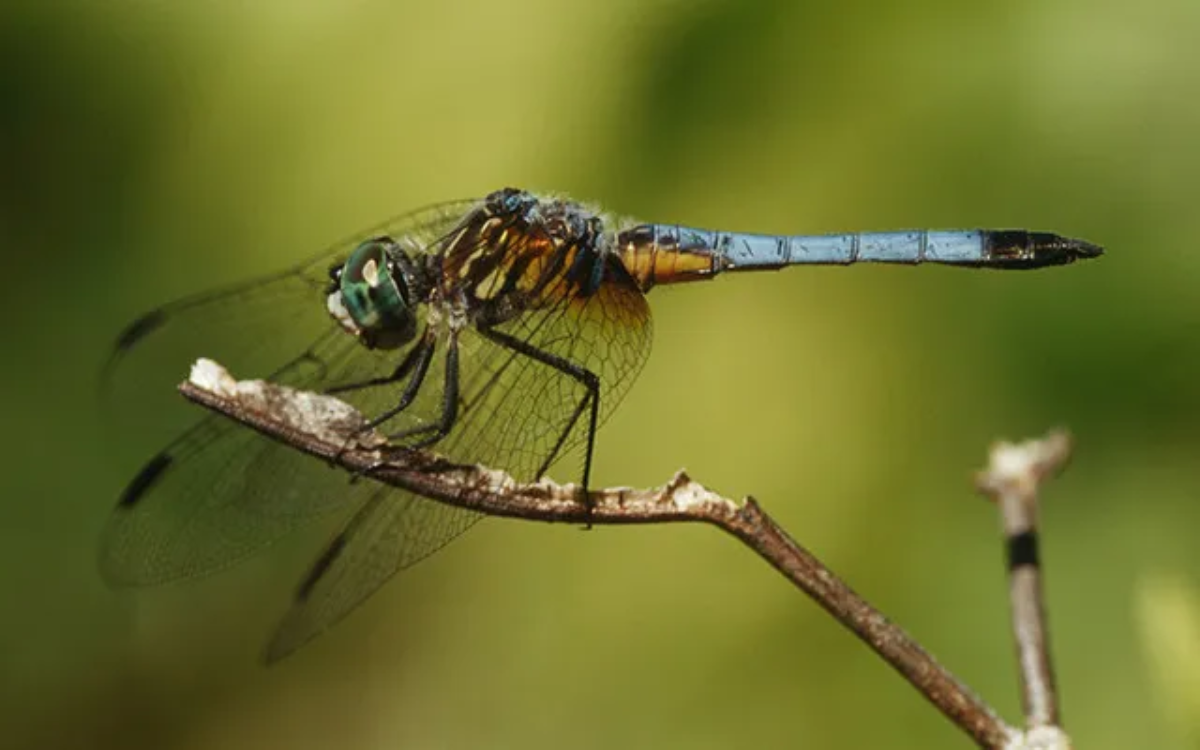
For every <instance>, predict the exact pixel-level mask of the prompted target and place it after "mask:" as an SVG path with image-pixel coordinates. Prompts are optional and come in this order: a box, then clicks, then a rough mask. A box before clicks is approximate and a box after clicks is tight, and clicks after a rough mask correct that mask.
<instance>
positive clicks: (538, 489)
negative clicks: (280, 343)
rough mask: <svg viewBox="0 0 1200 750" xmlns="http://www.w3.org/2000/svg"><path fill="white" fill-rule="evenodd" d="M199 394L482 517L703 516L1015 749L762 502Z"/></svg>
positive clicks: (272, 396) (209, 391)
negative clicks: (543, 473) (529, 477)
mask: <svg viewBox="0 0 1200 750" xmlns="http://www.w3.org/2000/svg"><path fill="white" fill-rule="evenodd" d="M180 391H181V392H182V393H183V395H184V396H186V397H187V398H188V399H190V400H192V401H194V402H196V403H198V404H201V405H202V406H205V407H207V408H209V409H212V410H214V411H217V412H219V413H221V414H224V415H225V416H228V417H230V418H232V419H234V420H236V421H238V422H240V423H242V424H243V425H246V426H248V427H250V428H252V429H254V430H256V431H258V432H260V433H262V434H264V435H266V436H268V437H270V438H272V439H275V440H278V441H281V442H283V443H285V444H287V445H289V446H291V447H293V448H295V449H297V450H300V451H303V452H305V453H308V454H310V455H313V456H316V457H318V458H321V459H324V460H326V461H329V462H331V463H334V464H336V465H338V466H340V467H342V468H344V469H346V470H347V471H350V472H355V473H368V474H369V476H370V477H371V479H373V480H375V481H379V482H383V483H385V484H388V485H392V486H395V487H399V488H403V489H405V490H409V491H412V492H414V493H417V494H419V495H422V496H424V497H427V498H430V499H431V500H436V501H439V502H444V503H449V504H452V505H458V506H461V507H464V508H469V509H471V510H475V511H479V512H482V513H486V514H490V515H497V516H509V517H513V518H523V519H527V520H536V521H550V522H565V523H591V524H597V525H599V524H645V523H670V522H702V523H708V524H712V525H713V526H716V527H718V528H720V529H722V530H723V531H726V532H727V533H729V534H731V535H733V536H734V537H736V538H737V539H739V540H740V541H742V542H743V543H744V544H746V545H747V546H748V547H750V548H751V549H752V550H754V551H755V552H756V553H757V554H758V555H759V556H761V557H762V558H763V559H764V560H766V561H767V562H768V563H770V564H771V566H772V567H774V568H775V569H776V570H778V571H779V572H780V573H782V574H783V575H784V576H785V577H786V578H787V579H788V580H790V581H791V582H792V583H793V584H795V585H796V586H797V587H798V588H799V589H800V590H801V591H803V592H804V593H806V594H808V595H809V596H810V597H811V598H813V599H814V600H816V602H817V603H818V604H820V605H821V606H822V607H823V608H824V609H825V610H826V611H828V612H829V613H830V614H831V615H833V616H834V617H835V618H836V619H837V620H838V621H839V622H841V623H842V624H843V625H845V626H846V627H847V628H849V629H850V630H851V631H852V632H853V633H854V634H855V635H856V636H858V637H859V638H860V639H861V640H862V641H863V642H865V643H866V644H867V645H868V646H870V647H871V648H872V649H873V650H874V651H875V652H876V653H878V654H879V655H880V656H881V657H883V659H884V660H885V661H886V662H887V663H888V664H890V665H891V666H892V667H893V668H894V669H895V670H896V671H898V672H899V673H900V674H901V675H903V676H904V677H905V678H906V679H907V680H908V681H909V682H910V683H912V685H913V686H914V687H915V688H917V690H919V691H920V692H921V694H922V695H924V696H925V697H926V698H927V699H928V700H929V701H930V702H931V703H933V705H934V706H936V707H937V709H938V710H940V711H941V712H942V713H943V714H944V715H945V716H946V717H947V718H949V719H950V720H951V721H952V722H954V723H955V724H956V725H958V726H959V727H960V728H961V729H962V730H963V731H964V732H966V733H967V734H969V735H970V736H971V737H972V738H973V739H974V740H975V742H976V743H977V744H978V745H979V746H980V747H985V748H1001V747H1013V744H1012V743H1013V741H1014V740H1016V739H1017V738H1019V737H1020V735H1019V733H1018V732H1016V730H1014V729H1013V728H1011V727H1009V726H1007V725H1006V724H1005V723H1004V722H1003V721H1002V720H1001V719H1000V718H999V717H998V716H997V715H996V714H995V713H994V712H993V711H992V710H991V708H989V707H988V706H987V705H986V704H985V703H983V702H982V701H981V700H980V699H979V698H977V697H976V696H975V695H974V694H973V693H972V692H971V691H970V690H969V689H968V688H967V687H966V686H964V685H963V684H962V683H961V682H959V681H958V680H957V679H956V678H955V677H954V676H953V675H952V674H950V673H949V672H948V671H947V670H946V669H945V668H944V667H942V666H941V665H940V664H938V663H937V661H935V660H934V658H933V657H932V656H931V655H930V654H929V653H927V652H926V651H925V650H924V649H923V648H921V647H920V646H919V645H918V644H917V643H916V642H915V641H914V640H913V639H912V638H911V637H909V636H908V634H906V633H905V632H904V631H903V630H902V629H900V628H899V627H897V626H896V625H894V624H893V623H891V622H890V621H889V620H888V619H887V618H886V617H884V616H883V615H882V614H881V613H880V612H879V611H878V610H876V609H875V608H873V607H872V606H871V605H870V604H868V603H867V602H866V601H865V600H863V599H862V597H860V596H859V595H858V594H856V593H855V592H854V591H852V590H851V589H850V588H849V587H848V586H847V585H846V584H845V583H843V582H842V581H841V580H840V579H839V578H838V577H837V576H835V575H834V574H833V573H832V572H831V571H830V570H829V569H828V568H827V567H825V566H824V565H823V564H822V563H821V562H820V561H819V560H817V559H816V558H815V557H814V556H813V555H812V554H811V553H809V552H808V551H807V550H805V549H804V548H803V547H801V546H800V545H799V544H797V543H796V542H795V540H793V539H792V538H791V537H790V536H788V534H787V533H786V532H784V531H783V529H781V528H780V527H779V526H778V525H777V524H776V523H775V521H774V520H772V519H771V518H770V517H769V516H768V515H767V514H766V512H764V511H763V509H762V508H761V507H760V506H759V505H758V503H756V502H755V501H754V500H753V499H750V498H747V499H746V500H745V501H744V502H743V503H740V504H739V503H737V502H734V501H733V500H730V499H727V498H724V497H722V496H720V495H718V494H716V493H714V492H712V491H710V490H708V489H706V488H705V487H703V486H702V485H700V484H699V483H697V482H695V481H693V480H692V479H691V478H690V477H688V476H687V475H686V474H684V473H683V472H680V473H678V474H676V475H675V477H674V478H672V479H671V481H669V482H667V484H665V485H664V486H662V487H658V488H654V489H631V488H613V489H602V490H593V491H589V492H587V493H586V495H584V494H583V493H582V492H581V491H580V488H578V487H576V486H574V485H560V484H556V483H554V482H552V481H550V480H547V479H543V480H541V481H539V482H536V483H533V484H521V483H518V482H516V481H514V480H513V479H512V478H511V477H510V476H508V475H507V474H505V473H504V472H503V471H499V470H496V469H492V468H487V467H481V466H464V465H457V464H451V463H448V462H446V461H445V460H443V459H440V458H438V457H437V456H435V455H432V454H430V453H426V452H423V451H411V450H407V449H403V448H397V447H392V446H389V445H387V442H386V440H385V439H384V438H382V436H380V435H378V434H376V433H374V432H373V431H364V430H363V427H364V425H365V419H364V418H363V417H362V415H360V414H358V413H357V412H356V411H354V410H353V409H352V408H351V407H350V406H348V405H347V404H344V403H343V402H341V401H338V400H336V399H334V398H331V397H329V396H323V395H318V394H312V393H306V392H301V391H296V390H293V389H290V388H286V387H284V386H279V385H275V384H271V383H266V382H262V381H245V382H237V381H234V379H233V378H232V377H231V376H229V374H228V373H227V372H225V371H224V370H223V369H222V368H220V366H219V365H216V364H215V363H212V362H209V361H207V360H201V361H200V362H199V363H197V366H196V367H195V368H193V374H192V380H191V381H190V382H185V383H183V384H182V385H180Z"/></svg>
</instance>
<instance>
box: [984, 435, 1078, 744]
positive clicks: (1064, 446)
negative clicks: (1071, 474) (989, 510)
mask: <svg viewBox="0 0 1200 750" xmlns="http://www.w3.org/2000/svg"><path fill="white" fill-rule="evenodd" d="M1070 455H1071V438H1070V436H1069V435H1067V433H1065V432H1061V431H1056V432H1051V433H1050V434H1048V435H1047V436H1046V437H1044V438H1042V439H1040V440H1030V441H1028V442H1025V443H1020V444H1015V445H1014V444H1012V443H997V444H996V445H994V446H992V450H991V459H990V462H989V465H988V468H987V469H986V470H985V471H982V472H980V473H979V475H978V477H977V478H976V484H977V486H978V488H979V491H980V492H982V493H984V494H985V495H987V496H988V497H990V498H991V499H992V500H993V501H994V502H995V503H996V504H997V506H998V507H999V508H1000V517H1001V522H1002V524H1003V527H1004V537H1005V545H1006V547H1007V551H1008V573H1009V600H1010V605H1011V608H1012V626H1013V634H1014V636H1015V638H1016V646H1017V663H1018V664H1019V667H1020V680H1021V702H1022V705H1023V707H1024V709H1025V719H1026V726H1027V727H1029V728H1030V729H1038V728H1042V727H1058V726H1059V725H1060V723H1061V721H1060V717H1059V708H1058V694H1057V692H1056V690H1055V685H1054V667H1053V665H1052V664H1051V660H1050V645H1049V641H1048V638H1047V635H1046V608H1045V604H1044V602H1043V598H1042V574H1041V564H1040V561H1039V559H1038V532H1037V518H1038V490H1039V488H1040V486H1041V483H1042V481H1043V480H1045V479H1046V478H1048V477H1050V476H1052V475H1054V474H1056V473H1057V472H1058V471H1059V470H1061V469H1062V467H1063V466H1064V465H1065V464H1066V462H1067V460H1068V459H1069V458H1070Z"/></svg>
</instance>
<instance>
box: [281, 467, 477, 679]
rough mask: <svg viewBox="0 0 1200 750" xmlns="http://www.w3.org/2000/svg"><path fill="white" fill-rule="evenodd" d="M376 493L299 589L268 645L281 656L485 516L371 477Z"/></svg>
mask: <svg viewBox="0 0 1200 750" xmlns="http://www.w3.org/2000/svg"><path fill="white" fill-rule="evenodd" d="M362 484H363V485H367V486H370V487H371V488H372V492H373V494H372V495H371V496H370V499H369V500H368V501H367V502H366V503H365V504H364V505H363V506H362V507H361V508H359V510H358V512H357V513H355V514H354V516H353V517H352V518H351V519H350V521H349V522H348V523H347V524H346V525H345V527H343V528H342V530H341V531H340V532H339V533H338V534H337V535H336V536H335V537H334V538H333V539H332V541H331V542H330V543H329V545H328V546H327V547H326V548H325V550H324V552H322V554H321V556H320V557H319V558H318V559H317V560H316V562H315V563H313V565H312V567H311V568H310V570H309V572H308V574H307V575H306V576H305V578H304V580H303V581H302V582H301V584H300V586H299V587H298V588H297V590H296V594H295V600H294V603H293V606H292V608H291V609H290V610H289V612H288V613H287V615H286V616H285V617H284V619H283V621H282V622H281V623H280V625H279V627H278V629H277V630H276V631H275V635H274V637H272V639H271V642H270V644H269V645H268V646H267V652H266V660H267V662H268V663H270V662H274V661H277V660H279V659H281V658H283V657H284V656H287V655H288V654H290V653H291V652H293V651H295V650H296V649H297V648H299V647H300V646H302V645H304V644H305V643H307V642H308V641H309V640H311V639H312V638H315V637H316V636H318V635H320V634H321V633H322V632H323V631H324V630H326V629H327V628H329V627H330V626H331V625H333V624H334V623H336V622H337V621H339V620H341V619H342V618H343V617H345V616H346V615H347V614H348V613H350V612H351V611H352V610H353V609H355V608H356V607H357V606H358V605H359V604H361V603H362V602H363V601H364V600H366V599H367V598H368V597H369V596H370V595H371V594H373V593H374V592H375V591H376V590H378V589H379V587H380V586H382V585H383V584H384V583H385V582H387V580H388V579H389V578H391V577H392V576H393V575H395V574H396V572H397V571H400V570H403V569H404V568H407V567H409V566H410V565H412V564H413V563H416V562H418V561H420V560H422V559H424V558H425V557H428V556H429V555H431V554H433V553H434V552H436V551H438V550H439V549H441V548H442V547H443V546H444V545H446V544H448V543H449V542H450V541H451V540H453V539H454V538H455V537H457V536H458V535H459V534H462V533H463V532H464V531H466V530H467V529H469V528H470V527H471V526H472V525H474V524H475V522H476V521H478V520H479V519H480V518H482V516H481V515H479V514H478V513H474V512H472V511H469V510H465V509H463V508H457V507H455V506H452V505H444V504H441V503H435V502H433V501H430V500H427V499H425V498H421V497H418V496H416V495H413V494H412V493H408V492H403V491H396V490H390V489H388V488H382V487H380V485H378V484H376V483H375V482H372V481H369V480H366V481H363V482H362Z"/></svg>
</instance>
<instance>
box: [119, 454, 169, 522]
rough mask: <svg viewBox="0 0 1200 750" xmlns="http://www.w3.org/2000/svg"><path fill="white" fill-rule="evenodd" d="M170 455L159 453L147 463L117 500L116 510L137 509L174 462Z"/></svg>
mask: <svg viewBox="0 0 1200 750" xmlns="http://www.w3.org/2000/svg"><path fill="white" fill-rule="evenodd" d="M174 460H175V459H174V458H173V457H172V456H171V454H170V453H166V452H163V453H159V454H157V455H155V456H154V457H153V458H151V459H150V460H149V461H147V462H146V464H145V465H144V466H142V468H141V469H139V470H138V473H137V474H136V475H134V477H133V479H132V480H130V482H129V484H128V485H126V487H125V489H124V490H123V491H122V492H121V496H120V497H119V498H118V499H117V506H116V510H118V511H127V510H130V509H132V508H134V507H136V506H137V505H138V504H139V503H140V502H141V501H142V500H143V499H144V498H145V496H146V493H147V492H148V491H149V490H150V489H151V488H153V487H154V485H155V484H156V483H157V482H158V480H159V479H160V478H161V477H162V474H163V472H164V471H166V470H167V469H168V468H170V466H171V464H172V463H173V462H174Z"/></svg>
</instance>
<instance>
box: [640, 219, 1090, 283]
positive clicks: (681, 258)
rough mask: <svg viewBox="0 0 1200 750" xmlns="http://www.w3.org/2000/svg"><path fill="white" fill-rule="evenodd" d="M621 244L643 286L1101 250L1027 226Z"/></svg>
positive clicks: (694, 236) (650, 239) (1056, 261)
mask: <svg viewBox="0 0 1200 750" xmlns="http://www.w3.org/2000/svg"><path fill="white" fill-rule="evenodd" d="M617 246H618V253H619V254H620V257H621V261H622V263H624V264H625V267H626V268H627V269H629V271H630V273H631V274H632V275H633V276H634V278H636V279H637V280H638V283H639V284H640V285H641V287H642V288H643V289H649V288H650V287H652V286H654V285H655V284H670V283H678V282H682V281H695V280H699V279H704V278H709V277H712V276H715V275H716V274H718V273H720V272H723V271H754V270H771V269H778V268H783V267H785V266H791V265H849V264H851V263H899V264H904V265H916V264H918V263H942V264H947V265H958V266H971V267H977V268H1001V269H1025V268H1041V267H1044V266H1057V265H1063V264H1066V263H1071V262H1073V261H1075V260H1078V259H1080V258H1091V257H1095V256H1097V255H1099V254H1100V253H1101V250H1100V248H1098V247H1096V246H1095V245H1092V244H1090V243H1087V242H1084V241H1082V240H1074V239H1070V238H1067V237H1060V236H1058V235H1056V234H1050V233H1047V232H1029V231H1026V230H1022V229H1009V230H985V229H969V230H926V229H921V230H911V231H901V232H855V233H848V234H828V235H769V234H749V233H740V232H715V231H708V230H703V229H693V228H690V227H679V226H671V225H663V224H647V225H642V226H638V227H634V228H632V229H629V230H626V231H624V232H621V233H620V234H619V235H618V236H617Z"/></svg>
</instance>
